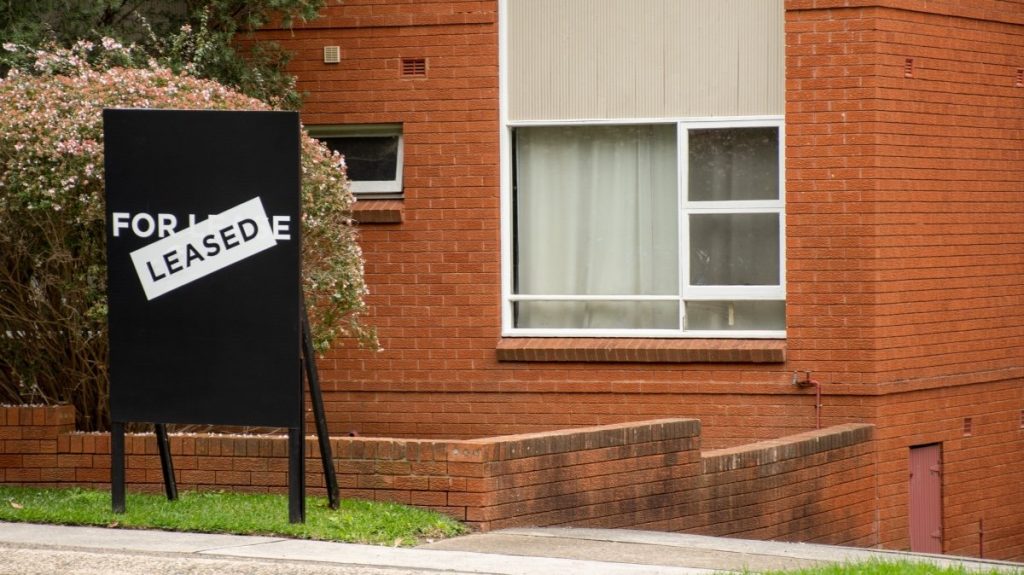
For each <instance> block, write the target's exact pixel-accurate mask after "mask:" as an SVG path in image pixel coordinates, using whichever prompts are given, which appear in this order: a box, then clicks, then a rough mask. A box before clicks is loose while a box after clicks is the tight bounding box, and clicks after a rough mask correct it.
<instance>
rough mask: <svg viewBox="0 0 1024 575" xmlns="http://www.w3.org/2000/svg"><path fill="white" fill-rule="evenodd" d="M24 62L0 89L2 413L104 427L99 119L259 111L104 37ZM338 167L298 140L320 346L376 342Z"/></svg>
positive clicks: (307, 265) (306, 284) (38, 53)
mask: <svg viewBox="0 0 1024 575" xmlns="http://www.w3.org/2000/svg"><path fill="white" fill-rule="evenodd" d="M4 49H6V50H8V51H11V52H14V51H22V52H26V54H25V55H26V56H31V57H32V59H33V62H32V64H31V67H30V68H29V69H27V70H23V71H19V70H12V71H11V72H10V73H9V74H8V76H7V77H6V78H4V79H2V80H0V403H5V402H7V403H46V404H53V403H71V404H73V405H74V406H75V407H76V408H77V412H78V417H79V421H78V427H79V429H82V430H101V429H106V427H107V425H108V423H109V413H108V389H109V383H108V378H107V338H106V328H107V326H106V312H107V304H106V267H105V263H106V262H105V260H106V253H105V250H106V247H105V227H104V192H103V122H102V110H103V108H113V107H117V108H175V109H212V110H266V109H269V107H268V106H267V105H266V104H264V103H262V102H260V101H259V100H256V99H253V98H250V97H247V96H244V95H241V94H239V93H237V92H234V91H232V90H229V89H227V88H225V87H223V86H221V85H219V84H217V83H214V82H211V81H208V80H202V79H198V78H195V77H191V76H188V75H179V74H175V73H174V72H172V71H170V70H168V69H166V68H162V67H160V66H158V65H156V64H155V63H150V65H149V66H148V67H143V68H130V67H122V65H123V64H126V63H130V62H132V61H135V60H136V58H135V56H134V55H133V54H132V53H131V48H126V47H123V46H121V45H120V44H119V43H117V42H115V41H113V40H109V39H105V40H104V41H103V42H102V43H98V44H93V43H90V42H79V43H78V44H76V45H75V46H74V47H72V48H71V49H52V50H32V51H30V52H29V51H28V50H27V49H24V48H21V47H18V46H13V45H10V44H5V45H4ZM353 201H354V200H353V197H352V195H351V193H350V192H349V189H348V182H347V179H346V177H345V167H344V162H343V160H342V159H341V158H340V157H339V156H337V155H336V154H334V155H332V153H331V152H330V151H328V150H327V149H326V147H324V146H323V145H321V144H320V143H318V142H317V141H316V140H313V139H312V138H310V137H308V136H304V137H303V139H302V205H303V216H302V232H303V245H302V248H303V253H302V257H303V270H302V271H303V273H302V275H303V280H302V281H303V290H304V292H305V295H306V300H307V302H309V305H310V306H311V310H310V313H311V316H312V317H311V322H312V331H313V334H314V340H315V345H316V346H317V348H318V349H319V350H321V351H322V350H324V349H326V348H327V347H328V346H329V345H330V343H331V342H332V341H334V340H336V339H337V338H339V337H346V336H347V337H354V338H356V339H357V340H359V341H360V342H361V343H364V344H368V345H371V346H372V345H376V340H375V337H374V334H373V331H372V330H371V329H369V328H368V327H366V326H365V325H363V323H362V322H361V315H362V314H363V312H364V311H365V305H364V303H363V296H364V295H365V294H366V286H365V284H364V282H363V259H362V254H361V252H360V249H359V246H358V244H357V243H356V231H355V228H354V226H353V222H352V219H351V206H352V202H353Z"/></svg>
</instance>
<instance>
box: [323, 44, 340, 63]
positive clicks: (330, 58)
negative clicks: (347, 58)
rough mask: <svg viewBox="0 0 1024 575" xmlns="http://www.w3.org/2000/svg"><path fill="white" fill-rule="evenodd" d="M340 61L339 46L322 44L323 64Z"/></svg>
mask: <svg viewBox="0 0 1024 575" xmlns="http://www.w3.org/2000/svg"><path fill="white" fill-rule="evenodd" d="M338 62H341V48H340V47H339V46H324V64H337V63H338Z"/></svg>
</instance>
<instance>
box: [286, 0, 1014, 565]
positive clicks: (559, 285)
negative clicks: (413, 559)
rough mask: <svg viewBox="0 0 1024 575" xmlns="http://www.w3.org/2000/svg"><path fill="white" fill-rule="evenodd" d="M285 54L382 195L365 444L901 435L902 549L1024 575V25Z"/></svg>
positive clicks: (783, 23) (680, 20)
mask: <svg viewBox="0 0 1024 575" xmlns="http://www.w3.org/2000/svg"><path fill="white" fill-rule="evenodd" d="M266 35H267V36H269V37H273V38H274V39H276V40H278V41H280V43H281V44H282V45H283V46H284V47H285V48H287V49H289V50H291V51H293V52H294V53H295V55H296V56H295V59H294V61H293V68H292V69H293V71H294V73H295V74H296V75H297V76H298V78H299V88H300V89H301V90H303V91H305V92H307V93H308V96H307V100H306V105H305V107H304V109H303V121H304V123H305V124H306V125H307V126H308V127H310V128H311V130H313V132H314V133H315V134H317V135H320V136H324V137H325V138H328V139H330V140H331V141H332V142H333V143H334V144H336V145H338V147H339V148H340V149H344V150H347V151H348V153H349V156H350V161H349V164H350V167H351V169H352V170H353V176H354V177H356V178H357V179H360V180H363V182H362V183H360V184H357V186H358V190H359V191H360V195H361V201H360V203H359V206H358V212H357V218H358V220H359V222H360V228H361V243H362V246H363V250H364V253H365V257H366V275H367V279H368V282H369V284H370V286H371V291H372V294H371V295H370V297H369V303H370V305H371V309H372V313H371V315H370V318H369V321H370V322H371V323H372V324H373V325H375V326H376V327H377V329H378V330H379V335H380V341H381V344H382V346H383V348H384V349H383V351H380V352H375V351H369V350H362V349H357V348H356V347H354V346H353V345H351V344H349V343H348V342H339V343H338V345H337V346H336V348H335V349H334V350H333V351H332V352H331V353H330V354H328V356H327V357H326V358H324V359H323V361H322V362H321V364H320V369H321V377H322V378H323V383H324V388H325V392H326V402H327V403H326V405H327V410H328V418H329V420H330V425H331V429H332V431H333V432H335V433H344V432H347V431H350V430H354V431H357V432H358V433H359V434H360V435H364V436H392V437H416V438H473V437H483V436H494V435H501V434H510V433H523V432H531V431H539V430H552V429H560V428H571V427H579V426H587V425H595V424H608V423H619V422H628V421H639V420H647V419H656V418H664V417H691V418H697V419H700V421H701V423H702V438H703V447H705V448H725V447H732V446H735V445H739V444H742V443H745V442H751V441H757V440H762V439H770V438H777V437H781V436H785V435H788V434H793V433H798V432H803V431H807V430H811V429H814V428H815V427H816V425H819V424H820V425H821V426H832V425H837V424H844V423H871V424H874V425H875V426H876V431H875V434H874V443H875V448H874V455H873V457H874V460H873V461H872V464H873V465H876V469H877V473H876V475H875V478H876V484H875V501H874V517H873V518H872V519H871V521H870V524H871V525H872V528H873V536H872V543H874V544H877V545H879V546H882V547H886V548H897V549H907V548H911V547H913V548H915V549H940V550H942V551H944V552H948V553H957V554H968V555H976V554H978V553H979V552H983V553H984V554H985V555H986V556H991V557H1002V558H1017V559H1020V558H1022V557H1024V527H1022V526H1021V521H1020V518H1021V517H1024V497H1021V495H1022V489H1021V482H1020V477H1021V476H1022V475H1024V339H1022V336H1024V321H1022V319H1021V315H1022V312H1024V306H1022V303H1024V301H1022V295H1024V1H1021V0H927V1H926V0H785V1H782V0H733V1H730V2H723V1H720V0H714V1H711V0H707V1H703V0H697V1H693V2H679V1H675V0H643V1H642V2H635V1H632V0H555V1H553V0H501V1H498V0H483V1H434V0H415V1H413V0H345V1H344V3H341V4H340V5H335V4H333V3H331V5H330V6H329V7H328V8H327V9H325V11H324V13H323V17H322V18H320V19H318V20H316V21H314V22H311V23H307V24H304V25H300V26H297V27H296V29H295V30H293V31H279V32H278V31H271V32H267V33H266ZM361 158H363V159H365V160H366V161H364V162H363V163H362V164H359V162H360V161H361V160H360V159H361ZM382 162H383V164H384V167H383V168H381V167H380V166H381V163H382ZM375 166H376V167H375ZM364 170H368V171H364ZM374 170H377V171H374ZM357 172H358V173H357ZM624 197H626V199H623V198H624ZM800 382H805V383H812V382H817V383H818V385H817V387H815V386H814V385H804V386H801V385H797V383H800ZM817 392H820V399H818V394H817ZM819 420H820V422H819ZM929 458H931V459H929ZM919 459H920V461H918V460H919ZM912 460H913V461H914V465H917V466H923V467H919V468H917V467H915V468H914V469H912ZM908 476H910V477H911V478H910V480H908ZM924 476H929V477H930V478H931V479H929V480H928V481H931V482H932V485H931V486H929V485H925V484H920V483H915V481H924V479H923V477H924ZM912 485H913V487H912ZM912 492H913V493H912ZM929 498H931V499H929ZM929 513H934V514H937V517H938V518H939V519H940V520H941V525H940V526H939V527H938V529H937V530H936V529H935V528H934V524H933V527H928V524H927V521H929V519H928V515H929ZM912 533H914V535H913V537H915V538H917V539H915V540H914V542H913V543H912V541H911V537H912V535H911V534H912ZM936 545H938V547H936ZM982 546H983V547H982Z"/></svg>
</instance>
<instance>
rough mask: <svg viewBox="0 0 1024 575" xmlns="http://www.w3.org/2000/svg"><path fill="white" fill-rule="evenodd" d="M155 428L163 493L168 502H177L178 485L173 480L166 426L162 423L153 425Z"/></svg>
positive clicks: (172, 465) (172, 464)
mask: <svg viewBox="0 0 1024 575" xmlns="http://www.w3.org/2000/svg"><path fill="white" fill-rule="evenodd" d="M154 427H155V428H156V445H157V447H158V448H159V449H160V468H161V469H162V470H163V472H164V493H166V494H167V500H168V501H177V499H178V483H177V482H176V481H175V480H174V462H173V461H171V445H170V443H169V442H168V440H167V426H166V425H164V424H163V423H157V424H154Z"/></svg>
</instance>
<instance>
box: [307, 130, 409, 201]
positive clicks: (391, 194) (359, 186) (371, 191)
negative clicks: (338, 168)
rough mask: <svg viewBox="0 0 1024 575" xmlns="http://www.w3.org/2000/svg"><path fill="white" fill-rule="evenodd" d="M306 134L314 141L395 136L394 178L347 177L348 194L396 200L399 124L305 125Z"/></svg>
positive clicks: (401, 147) (401, 151) (401, 153)
mask: <svg viewBox="0 0 1024 575" xmlns="http://www.w3.org/2000/svg"><path fill="white" fill-rule="evenodd" d="M306 131H307V132H309V135H310V136H312V137H313V138H316V139H318V140H326V139H330V138H358V137H396V136H397V137H398V149H397V151H396V158H395V162H396V163H395V177H394V178H393V179H390V180H350V182H349V185H350V186H351V189H352V193H354V194H356V195H357V196H358V197H360V198H362V199H399V198H401V197H402V191H403V187H402V172H403V166H404V164H405V139H404V136H403V135H402V125H401V124H361V125H333V126H326V125H321V126H306Z"/></svg>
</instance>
